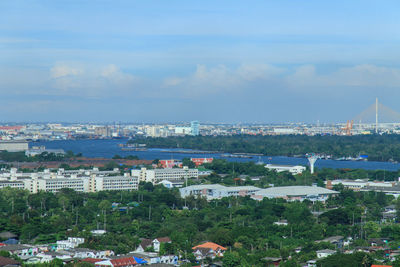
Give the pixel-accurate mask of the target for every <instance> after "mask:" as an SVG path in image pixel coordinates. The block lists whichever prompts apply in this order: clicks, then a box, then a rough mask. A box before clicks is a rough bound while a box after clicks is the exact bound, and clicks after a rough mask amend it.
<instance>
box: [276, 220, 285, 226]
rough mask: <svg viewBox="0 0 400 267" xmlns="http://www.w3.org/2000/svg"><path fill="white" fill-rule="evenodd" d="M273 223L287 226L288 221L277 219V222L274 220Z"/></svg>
mask: <svg viewBox="0 0 400 267" xmlns="http://www.w3.org/2000/svg"><path fill="white" fill-rule="evenodd" d="M274 224H275V225H279V226H287V225H288V221H287V220H279V221H277V222H274Z"/></svg>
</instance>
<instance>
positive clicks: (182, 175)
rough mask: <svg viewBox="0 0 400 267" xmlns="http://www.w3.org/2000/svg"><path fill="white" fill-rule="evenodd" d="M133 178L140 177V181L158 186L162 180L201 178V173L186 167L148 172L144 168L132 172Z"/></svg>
mask: <svg viewBox="0 0 400 267" xmlns="http://www.w3.org/2000/svg"><path fill="white" fill-rule="evenodd" d="M131 174H132V176H135V177H138V178H139V181H140V182H141V181H143V182H150V183H153V184H156V183H158V182H160V181H162V180H169V181H173V180H182V179H189V178H195V179H197V178H199V171H198V170H197V169H189V168H188V167H186V166H184V167H183V168H171V169H153V170H148V169H146V168H142V169H140V170H132V171H131Z"/></svg>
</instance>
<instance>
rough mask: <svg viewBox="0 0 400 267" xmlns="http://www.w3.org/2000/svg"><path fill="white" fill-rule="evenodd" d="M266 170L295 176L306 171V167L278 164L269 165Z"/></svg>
mask: <svg viewBox="0 0 400 267" xmlns="http://www.w3.org/2000/svg"><path fill="white" fill-rule="evenodd" d="M265 168H267V169H269V170H275V171H276V172H290V173H291V174H293V175H296V174H301V173H302V172H303V171H305V170H306V167H304V166H300V165H296V166H292V165H276V164H267V165H265Z"/></svg>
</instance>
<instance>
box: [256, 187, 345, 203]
mask: <svg viewBox="0 0 400 267" xmlns="http://www.w3.org/2000/svg"><path fill="white" fill-rule="evenodd" d="M338 194H339V192H337V191H333V190H329V189H326V188H323V187H317V186H279V187H270V188H266V189H262V190H259V191H257V192H255V194H254V195H253V196H252V198H253V199H256V200H262V199H263V198H265V197H266V198H283V199H286V200H288V201H303V200H305V199H308V200H310V201H321V202H325V201H326V200H327V199H328V198H329V197H330V196H336V195H338Z"/></svg>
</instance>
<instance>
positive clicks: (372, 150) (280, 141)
mask: <svg viewBox="0 0 400 267" xmlns="http://www.w3.org/2000/svg"><path fill="white" fill-rule="evenodd" d="M134 142H138V143H145V144H147V146H148V147H161V148H191V149H201V150H207V151H221V152H229V153H235V152H236V153H261V154H264V155H270V156H295V155H301V156H303V155H305V154H306V153H310V152H314V153H324V154H327V155H332V156H333V157H344V156H353V157H357V156H358V155H359V154H367V155H368V156H369V159H370V160H376V161H388V160H395V161H400V135H356V136H306V135H279V136H251V135H236V136H183V137H167V138H150V137H149V138H142V139H137V140H135V141H134Z"/></svg>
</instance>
